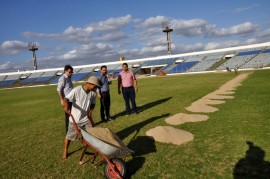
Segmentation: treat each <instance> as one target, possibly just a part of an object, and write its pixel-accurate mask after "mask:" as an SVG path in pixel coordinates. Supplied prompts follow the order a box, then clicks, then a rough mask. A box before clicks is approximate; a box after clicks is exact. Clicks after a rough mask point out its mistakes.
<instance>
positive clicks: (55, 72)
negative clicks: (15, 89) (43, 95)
mask: <svg viewBox="0 0 270 179" xmlns="http://www.w3.org/2000/svg"><path fill="white" fill-rule="evenodd" d="M124 62H125V63H127V64H128V65H129V68H130V69H131V70H132V71H133V72H134V73H135V74H136V75H137V76H139V75H142V74H146V75H156V74H158V73H159V72H164V73H165V74H175V73H191V72H204V71H209V69H211V70H226V69H227V68H229V69H234V68H236V67H237V68H239V69H248V68H254V69H255V68H265V67H269V66H270V43H264V44H263V45H260V44H258V45H253V46H252V48H250V47H248V46H243V47H242V48H240V47H235V48H227V49H220V50H212V51H203V52H194V53H189V54H179V55H167V56H160V57H152V58H145V59H138V60H127V61H124ZM122 63H123V61H117V62H110V63H108V64H105V63H103V64H91V65H84V66H74V67H73V68H74V70H73V76H72V80H73V81H74V82H76V81H82V80H86V78H88V77H89V76H91V75H93V76H98V75H100V73H99V70H100V67H101V66H102V65H107V69H108V73H109V74H110V75H111V76H113V77H114V78H117V77H118V73H119V72H120V71H121V70H122ZM62 73H63V69H62V68H57V69H44V70H36V71H24V72H15V73H14V72H13V73H5V74H1V73H0V87H10V86H11V87H12V86H20V85H36V84H56V83H57V82H58V79H59V77H60V76H61V74H62Z"/></svg>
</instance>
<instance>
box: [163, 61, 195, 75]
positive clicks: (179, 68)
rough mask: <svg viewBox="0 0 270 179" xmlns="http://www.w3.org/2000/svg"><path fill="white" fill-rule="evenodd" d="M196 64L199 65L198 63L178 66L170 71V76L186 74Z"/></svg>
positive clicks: (184, 63)
mask: <svg viewBox="0 0 270 179" xmlns="http://www.w3.org/2000/svg"><path fill="white" fill-rule="evenodd" d="M196 63H198V61H189V62H182V63H180V64H178V65H176V66H175V67H174V68H172V69H171V70H170V71H168V74H170V73H184V72H186V71H188V70H189V69H190V68H191V67H192V66H193V65H195V64H196Z"/></svg>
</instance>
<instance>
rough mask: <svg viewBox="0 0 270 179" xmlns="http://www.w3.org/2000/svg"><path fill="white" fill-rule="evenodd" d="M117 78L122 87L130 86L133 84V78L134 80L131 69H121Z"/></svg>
mask: <svg viewBox="0 0 270 179" xmlns="http://www.w3.org/2000/svg"><path fill="white" fill-rule="evenodd" d="M118 78H119V79H118V80H120V82H121V84H122V87H131V86H133V80H136V77H135V75H134V73H133V72H132V71H127V72H125V71H121V72H120V73H119V77H118Z"/></svg>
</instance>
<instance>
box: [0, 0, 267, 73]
mask: <svg viewBox="0 0 270 179" xmlns="http://www.w3.org/2000/svg"><path fill="white" fill-rule="evenodd" d="M269 7H270V1H269V0H203V1H202V0H189V1H187V0H185V1H184V0H98V1H96V0H92V1H91V0H25V1H24V0H1V2H0V24H1V28H0V73H4V72H15V71H18V70H20V71H21V70H33V69H34V68H33V60H32V52H31V51H29V49H28V43H29V42H34V43H36V45H37V48H38V50H37V51H36V56H37V66H38V69H48V68H59V67H60V68H61V67H63V66H64V65H66V64H70V65H72V66H77V65H88V64H95V63H104V62H113V61H119V59H120V57H124V58H125V60H132V59H140V58H147V57H155V56H162V55H167V54H168V50H167V39H166V33H164V32H163V29H164V28H165V27H166V26H169V28H171V29H173V31H172V32H171V33H170V40H171V48H172V54H182V53H187V52H195V51H204V50H212V49H220V48H226V47H234V46H240V45H249V44H256V43H263V42H269V41H270V11H269Z"/></svg>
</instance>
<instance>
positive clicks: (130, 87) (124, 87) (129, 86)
mask: <svg viewBox="0 0 270 179" xmlns="http://www.w3.org/2000/svg"><path fill="white" fill-rule="evenodd" d="M122 88H133V86H129V87H122Z"/></svg>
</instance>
